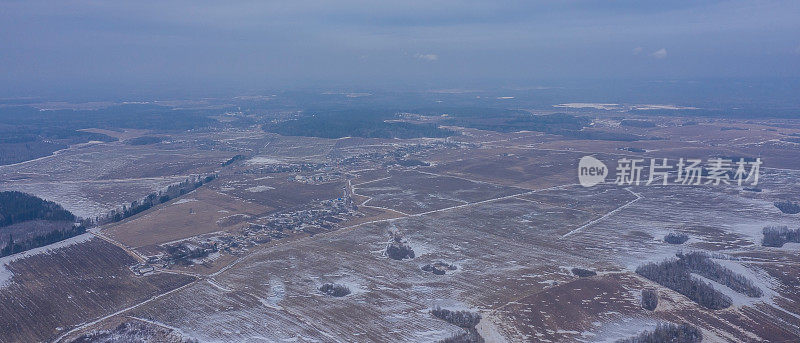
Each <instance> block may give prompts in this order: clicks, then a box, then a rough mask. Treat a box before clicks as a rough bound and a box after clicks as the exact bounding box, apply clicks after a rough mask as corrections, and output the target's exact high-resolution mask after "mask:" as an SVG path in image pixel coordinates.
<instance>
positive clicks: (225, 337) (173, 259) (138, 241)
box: [0, 114, 800, 342]
mask: <svg viewBox="0 0 800 343" xmlns="http://www.w3.org/2000/svg"><path fill="white" fill-rule="evenodd" d="M443 118H444V119H443ZM591 119H592V120H593V123H594V125H593V126H592V127H591V130H590V132H591V133H585V132H583V131H579V132H578V133H575V132H572V131H570V132H567V133H564V132H562V131H558V130H550V131H547V132H539V131H526V130H511V131H509V130H506V129H503V130H501V131H492V130H487V129H481V128H478V126H480V127H483V126H481V125H484V124H480V125H472V126H475V127H468V126H469V125H471V123H470V122H469V121H449V120H450V119H448V118H447V117H436V116H427V117H426V116H422V117H419V118H416V119H414V120H412V121H409V123H420V122H421V123H425V124H430V123H440V124H442V125H443V126H442V127H445V128H447V129H448V130H451V131H452V132H455V134H454V135H450V136H447V137H434V138H424V137H423V138H405V139H399V138H380V137H341V138H320V137H300V136H291V137H289V136H281V135H278V134H276V133H272V132H267V131H265V130H263V129H262V128H259V127H255V126H250V127H244V128H241V127H240V128H224V129H217V130H201V131H196V132H192V131H185V132H166V131H164V132H160V131H158V130H128V131H125V130H123V131H109V130H101V129H93V130H92V132H97V133H104V134H107V135H109V136H112V137H114V138H116V139H117V140H116V141H109V142H98V143H93V144H89V145H81V146H73V147H70V148H68V149H66V150H63V151H62V152H60V153H58V154H55V155H51V156H49V157H43V158H39V159H35V160H31V161H28V162H23V163H19V164H12V165H6V166H0V190H19V191H24V192H28V193H31V194H34V195H37V196H40V197H42V198H44V199H47V200H52V201H54V202H57V203H59V204H61V205H62V206H63V207H64V208H65V209H67V210H70V211H71V212H73V213H75V215H76V216H78V217H81V218H84V219H96V220H95V221H91V220H89V221H88V222H90V223H91V224H92V227H91V228H90V230H89V231H88V232H87V233H85V234H82V235H79V236H76V237H73V238H70V239H67V240H65V241H62V242H59V243H55V244H53V245H50V246H45V247H42V248H37V249H34V250H30V251H26V252H22V253H19V254H14V255H11V256H8V257H4V258H2V259H0V323H2V324H3V325H2V326H0V330H2V331H0V342H17V341H58V342H95V341H101V342H102V341H114V339H116V340H117V341H124V340H126V339H128V340H129V339H134V338H137V337H138V338H142V337H144V338H142V339H143V340H144V341H168V342H193V341H199V342H217V341H224V342H275V341H300V342H319V341H325V342H331V341H332V342H375V341H380V342H409V341H412V342H419V341H426V342H427V341H431V342H437V341H442V340H447V339H450V338H454V337H457V338H458V337H460V339H466V341H470V342H480V341H481V340H483V341H486V342H530V341H540V342H614V341H616V340H619V339H625V338H629V337H633V336H636V335H637V334H639V333H641V332H642V331H643V330H645V329H648V330H649V329H654V328H657V327H658V325H660V324H662V323H674V324H683V323H689V324H691V325H692V326H693V327H694V328H696V329H697V330H699V332H701V333H702V335H703V337H704V341H709V342H717V341H721V342H738V341H793V340H797V339H800V293H798V292H797V289H796V285H797V283H798V282H800V272H798V270H797V268H794V266H796V265H797V264H798V263H800V259H798V257H797V256H798V254H797V249H798V246H799V245H798V243H797V242H794V241H791V240H790V239H789V238H786V239H787V241H786V243H785V244H784V245H782V246H780V247H772V246H765V245H763V244H762V243H763V232H762V230H763V229H764V227H767V226H775V227H783V226H786V227H788V228H789V229H796V228H797V223H798V221H797V219H798V218H800V217H798V215H800V214H790V213H785V212H784V211H782V210H781V209H779V208H778V206H776V205H775V203H776V202H779V201H788V202H791V201H797V199H798V196H800V186H798V185H797V182H796V180H798V179H800V171H798V170H796V168H797V167H798V166H796V161H795V160H794V159H792V158H790V157H789V156H790V155H791V154H797V152H798V151H799V150H798V148H797V147H796V146H793V145H791V144H793V143H787V142H785V141H782V140H781V139H782V138H785V137H786V136H787V135H788V134H790V133H794V132H795V131H796V129H791V128H783V127H784V126H785V127H788V126H786V125H785V123H784V124H781V125H783V126H781V128H780V129H778V128H776V126H773V125H777V124H774V123H770V122H760V123H752V122H751V121H744V120H742V121H735V120H729V121H715V120H710V119H708V120H704V121H701V122H700V123H695V124H692V125H685V124H686V123H685V122H686V119H685V118H684V119H680V118H672V117H647V118H640V117H635V116H631V118H625V119H621V118H619V116H618V114H614V115H613V116H608V115H596V116H593V117H591ZM625 120H628V121H625ZM631 120H633V121H631ZM645 121H646V123H645ZM456 124H458V125H464V126H457V125H456ZM265 125H266V124H265ZM376 125H382V124H376ZM381 127H382V126H381ZM770 128H773V129H774V130H778V131H772V130H768V129H770ZM709 132H714V133H719V134H709ZM582 135H585V136H582ZM631 136H635V137H641V138H638V139H635V140H627V139H628V138H630V137H631ZM598 137H600V138H607V139H590V138H598ZM726 142H736V144H725V143H726ZM780 142H783V143H780ZM784 143H785V144H784ZM795 145H797V144H795ZM587 155H591V156H593V157H595V158H596V159H598V160H600V161H602V162H605V163H606V166H607V168H608V175H607V176H606V177H605V182H604V183H601V184H599V185H596V186H593V187H584V186H581V184H580V183H579V180H578V177H577V175H576V171H577V170H578V163H579V160H580V159H581V157H583V156H587ZM718 156H728V157H739V156H741V157H747V158H750V159H752V158H754V157H761V158H762V159H763V160H764V165H763V167H762V169H761V174H760V182H759V184H758V185H757V186H747V185H745V186H739V185H737V184H735V183H730V184H725V185H666V186H665V185H661V184H660V183H659V182H656V183H655V184H651V185H645V184H640V185H634V184H630V185H618V184H616V183H615V182H614V181H615V180H614V175H615V172H616V169H615V167H617V164H616V162H617V161H618V160H619V159H622V158H628V159H634V158H642V159H644V161H643V163H644V164H648V163H649V160H650V158H669V159H671V160H677V159H678V158H695V157H703V158H706V159H707V158H710V157H718ZM647 167H649V165H647ZM668 177H669V178H674V175H668ZM200 180H202V182H200ZM171 187H172V188H171ZM145 205H146V206H145ZM134 208H135V209H136V211H133V209H134ZM787 208H789V209H791V206H789V207H787ZM110 214H116V216H115V215H110ZM787 232H788V231H787ZM786 235H787V237H788V235H789V234H786ZM645 267H647V268H649V269H647V268H645ZM659 268H661V269H659ZM669 268H672V269H669ZM662 270H669V271H672V272H673V273H672V274H669V273H667V272H663V273H660V271H662ZM664 275H683V276H685V278H682V279H679V280H676V279H670V278H669V277H667V276H664ZM44 280H47V281H44ZM686 285H694V286H696V287H695V289H703V290H705V291H707V292H708V293H707V294H702V295H698V294H696V292H695V293H693V292H692V291H691V290H687V287H685V286H686ZM698 285H699V286H698ZM643 290H649V292H651V293H650V294H655V296H656V298H657V299H658V302H657V305H656V306H655V307H654V308H652V309H645V308H643V306H642V291H643ZM709 299H711V300H709ZM476 335H477V336H476ZM465 337H466V338H465ZM476 337H480V339H478V338H476Z"/></svg>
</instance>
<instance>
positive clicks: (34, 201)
mask: <svg viewBox="0 0 800 343" xmlns="http://www.w3.org/2000/svg"><path fill="white" fill-rule="evenodd" d="M76 220H77V218H76V217H75V215H73V214H72V213H71V212H69V211H67V210H65V209H64V208H63V207H61V206H60V205H58V204H56V203H54V202H52V201H47V200H44V199H41V198H39V197H36V196H33V195H30V194H27V193H22V192H16V191H5V192H0V233H2V231H3V229H4V228H6V229H10V228H12V227H16V229H17V230H25V231H29V232H25V234H24V235H22V237H24V238H22V239H20V238H19V236H18V238H17V239H15V238H14V235H13V234H8V236H7V237H8V238H7V239H3V238H4V237H5V236H6V235H0V243H3V242H4V245H3V247H2V249H0V257H3V256H8V255H11V254H16V253H18V252H22V251H26V250H30V249H34V248H38V247H41V246H45V245H48V244H51V243H55V242H58V241H61V240H64V239H67V238H70V237H74V236H77V235H80V234H82V233H84V232H86V227H85V226H84V225H83V224H82V223H75V221H76ZM27 223H32V225H27ZM17 232H19V231H17Z"/></svg>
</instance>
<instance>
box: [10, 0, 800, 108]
mask: <svg viewBox="0 0 800 343" xmlns="http://www.w3.org/2000/svg"><path fill="white" fill-rule="evenodd" d="M0 8H2V10H1V11H0V44H2V45H3V46H4V49H3V50H4V51H3V53H2V54H0V97H3V98H8V97H21V96H34V97H56V98H58V97H62V98H66V97H74V96H89V95H92V96H94V97H95V98H104V97H136V96H137V95H141V96H154V95H158V94H160V95H162V96H165V97H170V96H181V95H182V94H183V95H184V96H208V95H213V94H237V93H246V92H248V91H250V92H252V91H258V90H264V89H287V88H290V89H309V88H311V89H324V88H331V89H344V88H346V89H352V90H358V89H374V88H381V89H406V90H408V89H418V90H425V89H440V88H469V87H485V88H503V87H508V88H513V87H536V86H541V87H552V86H556V85H557V84H558V82H560V81H562V80H612V81H613V80H616V81H618V82H619V80H622V81H624V80H636V81H637V82H641V81H647V80H651V81H652V80H704V79H712V80H724V79H735V80H758V79H768V80H771V79H776V80H782V79H795V78H798V77H800V38H798V37H800V35H798V33H800V22H798V21H797V20H796V16H797V13H800V3H798V2H792V1H768V2H758V3H752V2H746V1H678V2H670V3H658V4H651V3H640V2H636V1H623V2H616V3H613V4H611V3H606V2H600V1H574V2H569V3H550V2H542V1H535V2H528V1H513V2H507V3H503V4H498V3H478V2H468V3H462V2H455V1H415V2H404V3H402V4H398V3H380V4H372V3H369V2H362V1H340V2H335V3H328V2H319V1H301V2H291V3H284V2H266V3H264V2H250V1H236V2H233V3H230V2H226V3H225V4H214V3H211V2H170V3H163V2H146V1H145V2H136V3H119V2H92V1H78V2H70V3H51V2H43V1H10V2H3V3H2V4H0Z"/></svg>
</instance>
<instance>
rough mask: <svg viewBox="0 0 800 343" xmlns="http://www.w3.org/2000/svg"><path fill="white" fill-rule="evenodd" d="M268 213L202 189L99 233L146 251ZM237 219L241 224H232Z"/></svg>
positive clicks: (226, 196)
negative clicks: (146, 249)
mask: <svg viewBox="0 0 800 343" xmlns="http://www.w3.org/2000/svg"><path fill="white" fill-rule="evenodd" d="M270 210H271V208H269V207H266V206H261V205H256V204H254V203H250V202H245V201H242V200H238V199H235V198H232V197H230V196H228V195H225V194H222V193H219V192H216V191H214V190H211V189H207V188H205V187H202V188H200V189H198V190H196V191H194V192H191V193H189V194H186V195H184V196H183V197H181V198H179V199H177V200H173V201H171V202H170V203H168V204H164V205H160V206H158V207H156V208H155V209H153V210H151V211H147V212H146V213H143V214H140V215H137V216H135V217H134V218H131V219H129V220H125V221H123V222H121V223H119V224H116V225H111V226H110V227H109V228H107V229H105V230H103V232H104V234H106V235H108V236H109V237H111V238H113V239H115V240H117V241H119V242H121V243H123V244H125V245H127V246H131V247H147V246H150V245H159V244H163V243H167V242H172V241H176V240H180V239H185V238H189V237H192V236H196V235H200V234H204V233H209V232H215V231H220V230H233V229H235V228H237V227H240V226H242V225H245V224H246V218H249V217H253V216H257V215H259V214H262V213H265V212H269V211H270ZM237 215H239V216H237ZM241 215H244V216H247V217H243V216H241ZM237 218H241V220H235V219H237Z"/></svg>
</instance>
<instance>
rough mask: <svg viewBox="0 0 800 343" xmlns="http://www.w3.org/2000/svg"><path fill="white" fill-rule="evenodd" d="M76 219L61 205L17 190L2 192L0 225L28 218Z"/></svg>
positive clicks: (0, 195) (0, 194) (0, 193)
mask: <svg viewBox="0 0 800 343" xmlns="http://www.w3.org/2000/svg"><path fill="white" fill-rule="evenodd" d="M35 219H41V220H50V221H74V220H75V216H74V215H73V214H72V213H70V212H69V211H67V210H65V209H64V208H63V207H61V205H58V204H56V203H54V202H52V201H47V200H44V199H41V198H39V197H36V196H33V195H30V194H27V193H23V192H17V191H5V192H0V227H3V226H8V225H12V224H15V223H21V222H24V221H28V220H35Z"/></svg>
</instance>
